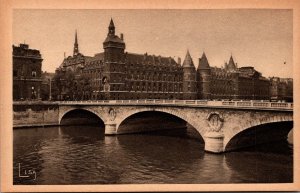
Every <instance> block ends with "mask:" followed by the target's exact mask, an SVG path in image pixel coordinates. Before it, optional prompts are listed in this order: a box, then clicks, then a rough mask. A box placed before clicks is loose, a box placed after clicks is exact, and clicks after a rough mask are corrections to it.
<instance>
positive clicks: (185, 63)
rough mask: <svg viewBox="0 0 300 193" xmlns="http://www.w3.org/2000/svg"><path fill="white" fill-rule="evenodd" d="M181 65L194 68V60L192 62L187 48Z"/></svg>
mask: <svg viewBox="0 0 300 193" xmlns="http://www.w3.org/2000/svg"><path fill="white" fill-rule="evenodd" d="M182 67H184V68H186V67H194V68H195V66H194V62H193V59H192V57H191V55H190V52H189V50H187V52H186V56H185V59H184V61H183V65H182Z"/></svg>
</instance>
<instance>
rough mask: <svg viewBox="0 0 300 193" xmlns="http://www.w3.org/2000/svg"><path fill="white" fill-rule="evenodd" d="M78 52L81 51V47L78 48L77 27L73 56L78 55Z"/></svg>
mask: <svg viewBox="0 0 300 193" xmlns="http://www.w3.org/2000/svg"><path fill="white" fill-rule="evenodd" d="M78 53H79V48H78V39H77V29H76V30H75V42H74V50H73V56H75V55H77V54H78Z"/></svg>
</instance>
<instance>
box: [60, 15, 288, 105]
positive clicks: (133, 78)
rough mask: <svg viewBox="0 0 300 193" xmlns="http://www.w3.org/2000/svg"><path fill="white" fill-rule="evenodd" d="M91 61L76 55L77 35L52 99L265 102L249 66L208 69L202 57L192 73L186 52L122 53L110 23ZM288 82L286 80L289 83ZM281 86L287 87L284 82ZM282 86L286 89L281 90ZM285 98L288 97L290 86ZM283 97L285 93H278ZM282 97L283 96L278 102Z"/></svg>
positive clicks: (267, 93)
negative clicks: (174, 55) (168, 54)
mask: <svg viewBox="0 0 300 193" xmlns="http://www.w3.org/2000/svg"><path fill="white" fill-rule="evenodd" d="M103 49H104V51H103V52H101V53H98V54H95V56H93V57H90V56H85V55H83V54H81V53H80V52H79V44H78V38H77V32H76V33H75V43H74V52H73V55H72V56H68V57H66V58H64V60H63V62H62V63H61V65H60V66H59V68H58V69H57V70H56V77H54V79H55V82H56V85H58V86H57V87H59V88H57V90H58V93H59V94H58V98H57V99H58V100H98V99H101V100H102V99H114V100H118V99H249V100H250V99H251V100H257V99H265V100H269V99H271V93H273V94H274V95H276V94H277V95H279V93H280V94H281V95H282V93H281V91H278V92H275V91H274V90H275V89H271V88H272V85H273V84H272V83H271V82H272V81H270V79H268V78H265V77H263V76H262V74H261V73H260V72H258V71H256V70H255V69H254V68H253V67H251V66H248V67H240V68H238V67H237V63H235V62H234V60H233V57H232V56H231V57H230V59H229V61H228V63H225V64H224V66H223V67H221V68H217V67H211V66H210V64H209V61H208V59H207V57H206V55H205V53H203V54H202V56H201V57H200V58H199V63H198V67H197V69H196V67H195V64H194V62H193V59H192V57H191V55H190V53H189V51H187V53H186V57H185V59H184V61H183V63H182V64H181V59H180V58H178V60H177V61H175V59H174V58H172V57H163V56H155V55H150V54H148V53H144V54H136V53H130V52H127V51H125V49H126V44H125V41H124V36H123V34H121V35H120V36H117V35H116V33H115V25H114V22H113V20H111V21H110V24H109V26H108V33H107V37H106V38H105V40H104V42H103ZM290 81H292V79H291V80H290ZM285 82H286V83H285V84H283V86H284V85H290V82H289V81H285ZM286 87H288V86H286ZM288 90H289V92H285V93H288V94H289V95H290V96H292V87H289V89H288ZM284 95H286V94H284ZM283 98H284V97H283Z"/></svg>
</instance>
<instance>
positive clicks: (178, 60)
mask: <svg viewBox="0 0 300 193" xmlns="http://www.w3.org/2000/svg"><path fill="white" fill-rule="evenodd" d="M177 63H178V64H180V65H181V58H180V57H178V59H177Z"/></svg>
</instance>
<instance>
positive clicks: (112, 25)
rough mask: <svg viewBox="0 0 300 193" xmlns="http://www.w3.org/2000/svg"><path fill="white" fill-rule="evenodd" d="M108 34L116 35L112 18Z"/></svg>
mask: <svg viewBox="0 0 300 193" xmlns="http://www.w3.org/2000/svg"><path fill="white" fill-rule="evenodd" d="M108 35H115V24H114V21H113V19H112V18H111V19H110V23H109V26H108Z"/></svg>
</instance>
